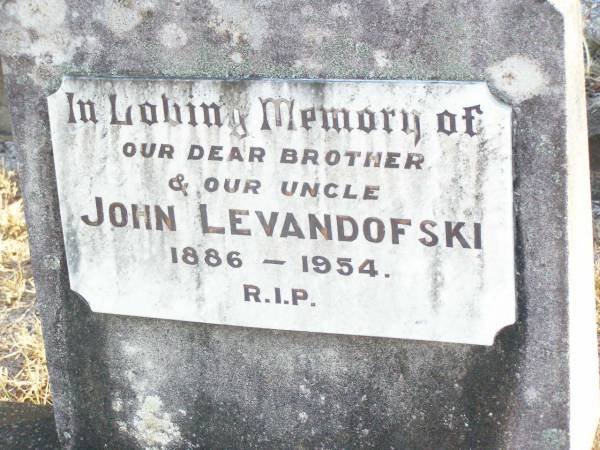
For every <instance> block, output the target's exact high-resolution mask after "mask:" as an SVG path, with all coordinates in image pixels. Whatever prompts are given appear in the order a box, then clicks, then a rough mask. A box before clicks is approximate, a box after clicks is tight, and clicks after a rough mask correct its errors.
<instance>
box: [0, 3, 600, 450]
mask: <svg viewBox="0 0 600 450" xmlns="http://www.w3.org/2000/svg"><path fill="white" fill-rule="evenodd" d="M557 3H559V4H560V5H562V4H563V2H557ZM564 4H565V5H566V4H568V5H569V6H564V7H563V6H561V8H563V9H564V10H567V9H568V10H572V9H573V7H574V5H575V2H568V1H565V2H564ZM0 14H1V19H0V23H1V24H2V25H1V27H2V30H1V32H2V40H1V42H0V49H1V50H2V62H3V65H4V71H5V76H6V78H7V85H8V91H9V94H10V95H9V97H10V102H11V112H12V117H13V124H14V131H15V134H16V140H17V141H18V145H19V149H20V161H21V163H22V164H23V170H22V172H21V180H22V183H23V190H24V195H25V199H26V209H27V210H26V214H27V219H28V222H29V229H30V238H31V249H32V259H33V264H34V269H35V279H36V286H37V289H38V293H39V303H40V310H41V314H42V318H43V325H44V332H45V339H46V345H47V350H48V361H49V369H50V376H51V383H52V390H53V393H54V398H55V412H56V420H57V425H58V429H59V434H60V439H61V441H62V444H63V446H64V447H66V448H104V447H106V448H131V449H134V448H144V447H153V448H261V449H262V448H321V447H323V448H378V449H383V448H395V449H423V448H432V449H433V448H435V449H438V448H465V449H466V448H478V449H479V448H481V449H490V448H527V449H559V448H567V447H569V446H570V445H571V446H572V447H573V448H584V447H585V445H579V444H577V445H576V444H574V442H575V440H576V438H579V439H580V442H584V443H585V442H587V443H588V444H589V443H590V442H591V440H590V439H591V436H588V434H589V433H591V428H590V427H589V426H587V425H586V426H584V427H583V428H585V430H584V431H585V432H586V435H585V436H581V435H582V434H583V433H581V431H577V432H575V431H574V428H573V427H575V426H576V425H574V424H577V423H580V422H581V420H580V416H579V414H580V413H581V409H582V408H583V407H584V405H583V403H582V404H581V405H580V404H578V403H577V402H576V401H575V400H574V398H575V396H574V388H578V387H583V388H585V389H587V388H588V387H589V386H592V387H593V388H592V389H589V390H587V391H586V392H585V393H584V394H585V395H584V394H580V395H579V397H578V398H580V399H583V400H581V401H583V402H585V401H588V403H589V405H585V406H589V408H590V413H588V414H589V415H590V417H591V420H590V423H591V422H593V421H594V418H595V411H596V403H597V392H596V391H595V389H596V388H597V385H596V386H595V387H594V383H596V381H597V380H596V381H594V374H589V377H587V378H586V377H585V376H584V377H583V378H582V379H584V381H585V380H587V379H588V378H589V379H590V380H591V382H590V383H591V384H590V385H589V386H587V385H586V386H582V385H583V384H584V383H583V382H579V380H578V379H575V378H573V377H574V376H575V375H576V374H583V373H584V372H583V371H584V370H590V371H593V370H594V367H593V366H594V358H595V356H594V354H595V350H594V348H593V345H595V344H594V343H593V342H591V341H593V340H594V338H593V335H594V326H593V309H592V308H593V303H592V297H591V296H592V293H591V289H592V284H591V259H592V258H591V236H590V235H591V232H590V230H591V223H590V222H591V221H590V217H589V186H588V188H587V189H588V190H587V196H588V197H587V198H586V194H585V192H586V191H585V188H581V189H579V188H574V187H573V186H574V185H573V183H575V181H576V180H577V179H584V180H585V179H586V177H587V176H588V174H587V173H586V166H585V164H583V163H581V164H579V162H577V161H575V160H577V158H573V154H572V153H570V152H572V150H569V149H570V148H571V147H570V146H569V145H573V144H569V145H568V143H569V139H571V138H569V137H568V136H569V133H572V132H574V133H575V132H577V130H575V129H576V128H577V126H578V127H579V131H578V132H579V133H583V146H582V147H581V148H582V149H583V151H584V159H585V158H587V155H585V119H584V117H585V116H584V106H583V103H582V102H579V103H577V101H578V100H577V99H578V98H579V97H580V96H581V98H583V92H582V89H583V87H582V79H578V78H577V77H580V76H581V74H582V71H581V67H580V66H579V65H578V63H577V62H575V63H574V64H567V63H566V60H565V54H566V52H567V50H569V51H571V52H574V53H577V52H578V51H579V50H578V49H579V48H580V47H578V42H575V41H573V40H571V41H570V42H571V43H569V41H567V40H566V38H565V33H564V32H563V30H564V29H567V30H570V29H572V30H573V31H574V32H576V33H579V34H580V30H577V29H576V28H574V27H576V26H577V22H576V21H575V22H573V23H571V22H569V23H567V24H566V25H565V23H564V21H565V17H567V16H563V15H562V14H561V13H560V12H559V11H558V10H557V9H556V8H555V6H553V5H552V4H550V3H548V2H545V1H543V0H482V1H475V2H474V1H471V0H456V1H449V0H448V1H446V0H436V1H427V2H425V1H422V0H405V1H393V2H392V1H387V0H368V1H354V2H350V1H347V2H332V1H329V0H326V1H323V0H305V1H299V0H294V1H291V0H256V1H240V0H233V1H229V0H227V1H224V0H213V1H197V2H191V1H166V0H165V1H151V0H147V1H141V2H133V1H127V0H122V1H91V0H87V1H86V0H49V1H41V0H40V1H31V2H21V1H10V0H1V1H0ZM574 24H575V25H574ZM567 35H568V33H567ZM570 36H574V34H572V35H570ZM573 39H574V38H573ZM534 42H543V43H544V45H543V46H539V45H532V44H533V43H534ZM573 42H574V43H573ZM569 45H570V46H571V47H570V48H569V49H567V47H568V46H569ZM579 55H580V54H579ZM578 60H580V58H579V56H578V59H576V61H578ZM503 62H504V64H502V63H503ZM65 74H100V75H111V74H115V75H140V76H161V77H165V76H172V77H219V78H229V77H273V78H282V77H291V78H293V77H305V78H360V79H363V78H382V79H419V80H438V79H440V80H490V81H492V89H493V90H494V92H495V93H496V94H497V95H498V96H499V97H500V98H501V99H502V100H503V101H505V102H506V103H508V104H511V106H512V107H513V110H514V117H515V119H514V128H515V137H514V166H515V174H516V177H515V210H516V217H515V223H516V229H517V233H516V239H517V248H516V254H517V256H516V262H517V268H518V269H517V274H516V277H517V285H518V292H519V293H518V316H519V320H518V323H517V324H516V325H515V326H511V327H508V328H506V329H505V330H504V331H503V332H501V333H500V334H499V335H498V337H497V339H496V343H495V345H494V346H493V347H477V346H466V345H452V344H439V343H427V342H411V341H403V340H391V339H375V338H363V337H360V338H359V337H350V336H332V335H320V334H307V333H296V332H281V331H268V330H256V329H244V328H236V327H226V326H214V325H203V324H192V323H179V322H172V321H160V320H148V319H139V318H128V317H118V316H110V315H100V314H92V313H90V312H89V309H87V308H86V305H85V303H84V302H83V301H82V300H81V299H78V298H77V297H76V296H75V295H74V294H72V293H70V292H69V289H68V286H69V282H68V273H67V271H66V263H65V259H64V248H63V240H62V235H61V228H60V218H59V209H58V204H57V196H56V189H55V181H54V169H53V162H52V147H51V144H50V132H49V129H48V117H47V104H46V96H48V95H49V94H51V93H52V92H53V91H55V90H56V89H57V88H58V86H59V85H60V82H61V77H62V76H63V75H65ZM573 79H574V81H573ZM493 80H495V81H493ZM569 80H571V81H572V82H574V83H580V85H581V90H578V88H577V87H576V86H575V85H574V84H569ZM573 86H575V87H573ZM578 107H580V109H581V111H580V112H578V113H577V114H575V115H573V116H571V119H572V120H573V121H574V122H571V125H568V123H569V122H568V120H567V118H568V116H567V111H569V110H570V108H578ZM571 112H572V111H571ZM571 112H570V113H569V114H571ZM574 130H575V131H574ZM573 161H575V162H573ZM586 164H587V163H586ZM567 167H569V170H567ZM578 189H579V190H578ZM573 192H578V194H577V195H580V196H582V197H583V202H582V203H581V204H582V205H583V206H581V207H580V208H579V209H578V211H580V212H579V213H578V214H579V215H580V217H581V219H580V220H575V219H576V216H575V215H573V214H574V213H573V211H574V210H573V209H572V205H573V204H574V203H570V202H572V199H573V198H575V197H572V195H573ZM576 198H579V197H576ZM585 205H588V207H587V210H586V206H585ZM586 220H587V222H586ZM575 243H580V244H581V245H580V244H576V245H575ZM574 248H576V249H578V250H577V252H575V251H574V250H573V249H574ZM586 249H589V250H590V251H587V250H586ZM571 255H577V261H581V262H580V264H581V267H583V268H584V269H582V270H581V271H579V272H578V273H580V275H581V278H579V279H577V283H575V266H574V263H573V261H575V257H574V256H573V257H572V256H571ZM398 263H399V264H405V263H407V262H406V261H399V262H398ZM588 266H589V269H588ZM106 282H107V283H110V282H111V280H106ZM576 291H577V292H576ZM581 293H583V296H580V295H579V294H581ZM575 294H577V297H578V300H577V301H578V302H579V303H578V304H579V305H585V307H584V309H585V311H584V312H585V313H586V314H587V315H588V316H590V317H589V320H587V321H582V322H579V321H578V320H579V319H578V317H579V316H578V315H577V314H579V312H577V313H576V311H575V307H574V305H575V303H574V301H573V299H574V297H575ZM579 297H581V298H579ZM586 308H587V309H586ZM584 316H585V314H582V315H581V317H584ZM575 319H577V321H576V320H575ZM584 322H585V323H584ZM581 330H584V331H585V333H584V334H585V339H586V340H585V341H582V342H586V343H587V342H591V343H590V345H586V346H580V345H579V343H578V341H576V340H574V338H573V336H574V335H575V334H576V333H575V332H576V331H577V332H579V331H581ZM592 344H593V345H592ZM583 347H585V348H583ZM570 349H571V350H572V351H571V352H570V351H569V350H570ZM575 349H577V350H582V351H584V352H587V353H585V355H584V356H585V357H586V358H587V360H589V362H590V363H589V364H590V367H585V368H582V369H581V370H579V369H577V370H576V369H575V368H574V366H573V364H571V365H570V364H569V358H570V357H573V355H574V353H573V351H574V350H575ZM573 361H574V358H572V362H573ZM586 374H587V372H586ZM577 376H580V375H577ZM586 376H587V375H586ZM577 401H580V400H577ZM592 416H593V417H592ZM581 417H583V416H581ZM574 418H577V420H574ZM585 423H586V424H587V422H585ZM570 443H571V444H570Z"/></svg>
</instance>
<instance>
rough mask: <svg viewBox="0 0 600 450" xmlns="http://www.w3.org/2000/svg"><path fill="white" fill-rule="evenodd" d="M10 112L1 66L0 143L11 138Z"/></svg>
mask: <svg viewBox="0 0 600 450" xmlns="http://www.w3.org/2000/svg"><path fill="white" fill-rule="evenodd" d="M10 135H11V129H10V114H9V113H8V100H7V99H6V91H5V89H4V80H3V77H2V70H1V68H0V143H2V142H3V141H7V140H9V139H10Z"/></svg>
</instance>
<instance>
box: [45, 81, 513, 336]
mask: <svg viewBox="0 0 600 450" xmlns="http://www.w3.org/2000/svg"><path fill="white" fill-rule="evenodd" d="M274 99H285V102H286V103H278V101H279V100H274ZM48 102H49V107H50V110H49V115H50V128H51V133H52V146H53V149H54V161H55V169H56V176H57V186H58V196H59V202H60V207H61V218H62V227H63V234H64V236H65V249H66V256H67V264H68V269H69V278H70V283H71V289H72V290H73V291H75V292H76V293H78V294H79V295H81V296H82V297H83V298H84V299H85V300H86V302H87V303H88V304H89V305H90V307H91V309H92V310H93V311H94V312H104V313H112V314H124V315H130V316H141V317H153V318H158V319H173V320H189V321H195V322H204V323H213V324H221V325H238V326H250V327H258V328H273V329H279V330H295V331H310V332H321V333H339V334H348V335H363V336H378V337H391V338H405V339H419V340H433V341H442V342H455V343H466V344H480V345H492V344H493V342H494V337H495V336H496V333H498V331H500V330H501V329H502V328H504V327H505V326H507V325H511V324H513V323H514V322H515V319H516V317H515V315H516V306H515V297H516V295H515V281H514V228H513V164H512V111H511V109H510V108H509V107H507V106H506V105H503V104H501V103H500V102H498V101H497V100H496V99H495V98H494V96H493V95H492V94H491V93H490V91H489V89H488V87H487V85H486V84H485V83H464V82H463V83H449V82H441V83H435V82H427V83H424V82H393V81H391V82H390V81H372V80H371V81H369V82H364V81H351V82H349V81H340V80H337V81H335V80H334V81H326V82H319V81H309V80H301V81H298V80H281V81H276V80H251V81H246V80H244V81H221V80H197V81H187V80H174V79H170V80H147V79H114V78H113V79H109V78H82V77H76V78H65V79H64V80H63V83H62V85H61V88H60V89H59V90H58V91H57V92H56V93H54V94H53V95H52V96H51V97H50V98H49V99H48ZM78 105H84V106H83V109H81V108H79V107H78ZM85 105H87V106H85ZM139 105H142V106H139ZM185 105H187V106H185ZM200 105H204V108H206V109H205V110H204V108H203V107H202V106H200ZM207 105H211V107H208V106H207ZM276 105H277V106H276ZM182 106H183V107H182ZM203 111H205V112H203ZM301 111H304V114H302V113H301ZM382 111H385V114H384V113H383V112H382ZM403 111H404V112H403ZM406 111H410V113H408V112H406ZM240 115H241V116H240ZM140 249H143V251H140ZM92 274H93V275H92ZM109 279H110V280H113V282H111V283H107V282H106V280H109ZM286 305H287V306H286Z"/></svg>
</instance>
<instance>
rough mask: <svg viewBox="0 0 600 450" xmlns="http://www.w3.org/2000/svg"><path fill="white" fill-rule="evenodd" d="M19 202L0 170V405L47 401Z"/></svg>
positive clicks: (12, 184)
mask: <svg viewBox="0 0 600 450" xmlns="http://www.w3.org/2000/svg"><path fill="white" fill-rule="evenodd" d="M34 302H35V287H34V285H33V278H32V276H31V268H30V258H29V245H28V242H27V229H26V227H25V218H24V215H23V200H22V198H21V195H20V192H19V188H18V185H17V182H16V178H15V174H14V173H12V172H7V171H5V170H4V169H2V168H0V401H17V402H31V403H37V404H48V403H51V396H50V389H49V385H48V370H47V367H46V354H45V351H44V344H43V340H42V332H41V324H40V319H39V318H38V317H37V315H36V313H35V309H34V307H33V305H34Z"/></svg>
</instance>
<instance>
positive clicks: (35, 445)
mask: <svg viewBox="0 0 600 450" xmlns="http://www.w3.org/2000/svg"><path fill="white" fill-rule="evenodd" d="M0 446H1V447H2V448H3V449H4V450H58V449H59V448H60V445H59V442H58V435H57V434H56V424H55V423H54V415H53V414H52V407H51V406H50V405H32V404H29V403H14V402H0Z"/></svg>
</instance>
